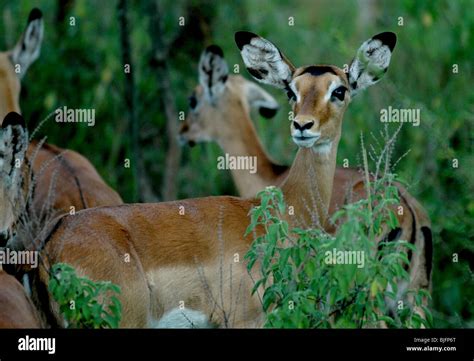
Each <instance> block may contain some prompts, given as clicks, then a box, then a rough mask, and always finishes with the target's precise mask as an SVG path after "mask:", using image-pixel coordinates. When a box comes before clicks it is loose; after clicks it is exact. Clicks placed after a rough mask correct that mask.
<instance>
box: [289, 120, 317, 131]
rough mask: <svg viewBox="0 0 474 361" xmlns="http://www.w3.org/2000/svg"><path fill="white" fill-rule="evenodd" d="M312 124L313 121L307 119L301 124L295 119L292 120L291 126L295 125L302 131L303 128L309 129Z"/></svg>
mask: <svg viewBox="0 0 474 361" xmlns="http://www.w3.org/2000/svg"><path fill="white" fill-rule="evenodd" d="M313 125H314V122H313V121H309V122H306V123H304V124H303V125H301V124H300V123H298V122H297V121H293V126H294V127H295V129H296V130H299V131H301V132H303V131H304V130H309V129H311V127H312V126H313Z"/></svg>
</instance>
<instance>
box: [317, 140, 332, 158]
mask: <svg viewBox="0 0 474 361" xmlns="http://www.w3.org/2000/svg"><path fill="white" fill-rule="evenodd" d="M331 148H332V142H324V143H319V144H315V145H314V146H313V149H314V151H315V152H316V153H318V154H322V155H327V154H329V152H331Z"/></svg>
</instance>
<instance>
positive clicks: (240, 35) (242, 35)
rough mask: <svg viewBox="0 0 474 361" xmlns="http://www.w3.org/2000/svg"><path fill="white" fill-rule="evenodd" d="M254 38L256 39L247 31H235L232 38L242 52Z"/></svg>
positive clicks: (254, 35) (255, 35)
mask: <svg viewBox="0 0 474 361" xmlns="http://www.w3.org/2000/svg"><path fill="white" fill-rule="evenodd" d="M256 37H258V35H257V34H254V33H251V32H249V31H237V32H236V33H235V36H234V38H235V43H236V44H237V46H238V47H239V49H240V50H242V48H243V47H244V46H245V45H247V44H250V41H251V40H252V38H256Z"/></svg>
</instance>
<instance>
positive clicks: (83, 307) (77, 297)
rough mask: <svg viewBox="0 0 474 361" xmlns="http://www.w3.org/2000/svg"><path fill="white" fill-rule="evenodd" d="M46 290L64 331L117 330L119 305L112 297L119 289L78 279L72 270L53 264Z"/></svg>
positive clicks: (108, 283) (119, 312)
mask: <svg viewBox="0 0 474 361" xmlns="http://www.w3.org/2000/svg"><path fill="white" fill-rule="evenodd" d="M49 291H50V292H51V294H52V296H53V298H54V299H55V301H56V302H57V303H58V304H59V309H60V311H61V314H62V315H63V316H64V319H65V320H66V322H67V327H68V328H117V327H118V326H119V322H120V319H121V315H122V305H121V303H120V301H119V299H118V298H117V297H116V296H115V294H120V287H118V286H116V285H114V284H112V283H111V282H94V281H91V280H90V279H88V278H85V277H78V276H77V274H76V271H75V270H74V268H73V267H71V266H70V265H68V264H65V263H57V264H55V265H54V266H53V267H52V269H51V271H50V279H49Z"/></svg>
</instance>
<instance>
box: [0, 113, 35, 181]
mask: <svg viewBox="0 0 474 361" xmlns="http://www.w3.org/2000/svg"><path fill="white" fill-rule="evenodd" d="M27 147H28V131H27V130H26V127H25V120H24V119H23V117H22V116H21V115H20V114H18V113H16V112H10V113H8V114H7V115H6V116H5V119H4V120H3V122H2V127H1V131H0V171H2V173H3V174H4V175H5V174H6V175H7V176H8V175H12V174H13V173H15V168H17V167H15V164H14V163H15V160H16V159H23V157H24V156H25V152H26V148H27Z"/></svg>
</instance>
